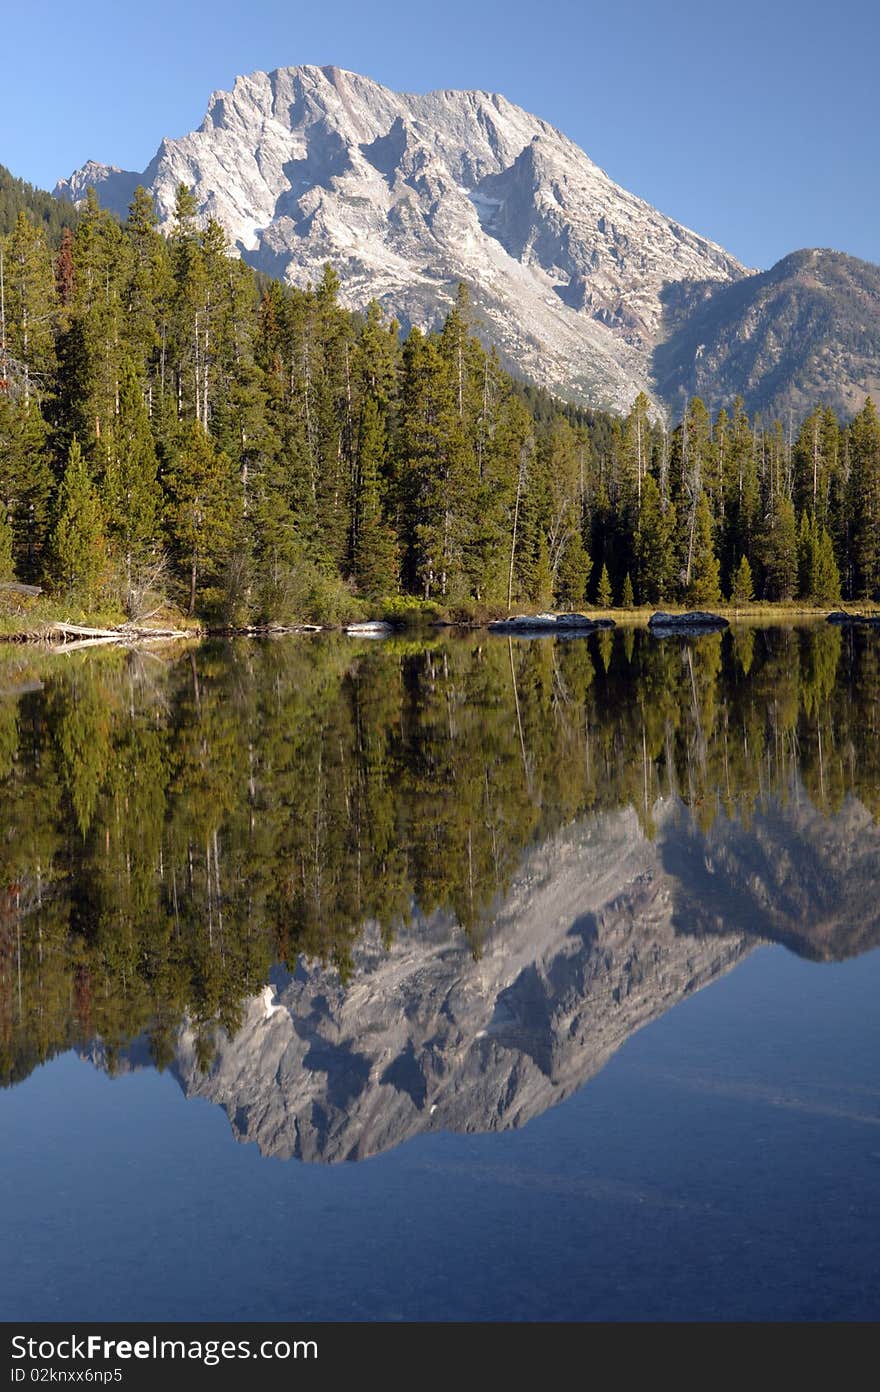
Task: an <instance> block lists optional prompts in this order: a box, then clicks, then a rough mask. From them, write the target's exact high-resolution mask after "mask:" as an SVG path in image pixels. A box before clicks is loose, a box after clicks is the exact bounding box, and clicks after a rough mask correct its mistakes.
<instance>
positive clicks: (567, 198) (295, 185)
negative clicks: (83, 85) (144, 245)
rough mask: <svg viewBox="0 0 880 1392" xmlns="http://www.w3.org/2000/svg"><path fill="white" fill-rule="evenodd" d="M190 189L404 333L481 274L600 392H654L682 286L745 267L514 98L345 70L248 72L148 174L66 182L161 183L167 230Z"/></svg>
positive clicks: (490, 334)
mask: <svg viewBox="0 0 880 1392" xmlns="http://www.w3.org/2000/svg"><path fill="white" fill-rule="evenodd" d="M181 182H182V183H184V184H186V185H188V186H190V187H191V188H192V189H193V190H194V192H195V197H196V200H197V203H198V206H199V210H200V213H201V215H202V216H203V218H207V217H215V218H217V219H218V220H219V221H220V222H221V223H222V224H223V226H224V227H225V228H226V230H227V233H228V235H229V237H230V240H231V242H232V243H233V245H234V246H235V248H236V249H237V250H238V252H239V253H240V254H241V255H242V256H243V257H245V258H246V259H247V260H248V261H249V262H250V263H251V264H252V265H254V266H256V267H258V268H260V269H262V270H264V271H266V272H268V273H270V274H272V275H276V276H279V277H282V278H284V279H285V280H287V281H289V282H291V283H293V284H298V285H305V284H307V283H309V282H314V281H315V280H317V279H318V278H319V276H320V274H321V270H322V267H323V265H324V263H325V262H327V261H330V262H332V264H333V265H334V267H335V268H336V270H337V271H338V273H339V275H340V276H341V279H342V286H343V294H344V299H345V301H346V302H347V303H348V304H349V305H350V306H351V307H352V308H363V307H364V306H365V305H366V304H367V303H368V302H369V301H370V300H371V299H373V298H375V299H377V300H379V302H380V303H381V304H382V305H383V306H384V307H385V309H386V311H387V313H388V314H389V315H391V316H394V317H396V318H397V319H399V320H400V321H401V323H402V324H403V325H404V326H407V325H409V324H418V325H420V326H423V327H425V326H431V325H432V324H433V323H434V322H435V321H436V320H437V319H438V317H439V316H441V315H442V314H443V313H444V312H445V311H446V309H447V308H448V307H449V305H450V303H451V301H452V298H453V296H454V293H455V288H456V285H457V282H458V281H459V280H465V281H466V282H468V283H469V285H470V286H471V289H472V295H473V299H474V302H475V307H476V310H477V313H478V316H479V318H480V319H481V320H482V321H483V324H484V330H485V336H486V337H487V338H489V339H491V340H492V341H493V342H495V343H496V344H497V345H498V348H499V351H500V352H501V354H502V355H503V357H504V359H505V361H506V363H507V364H508V365H510V366H513V367H515V368H516V369H517V370H518V371H520V372H521V373H524V374H525V375H527V376H529V377H532V378H533V379H534V380H536V381H539V382H540V383H542V384H543V385H546V386H550V387H554V388H556V389H557V390H558V391H561V392H563V393H564V394H565V395H567V396H570V397H574V398H579V399H581V400H584V401H587V402H589V403H590V404H592V405H606V406H609V407H614V408H618V409H628V408H629V406H630V405H631V403H632V400H633V397H634V396H635V394H636V392H637V391H638V390H640V389H644V390H646V391H648V392H649V394H650V393H652V391H653V388H652V383H651V380H650V371H651V352H652V350H653V348H654V346H655V343H656V341H657V336H658V332H659V328H660V320H661V314H662V310H663V305H662V303H661V296H662V295H663V294H664V293H666V292H667V291H668V287H669V286H670V285H674V284H677V283H679V282H682V281H688V282H690V281H697V282H707V281H711V282H719V283H721V284H728V283H730V282H733V281H737V280H739V279H740V277H741V276H743V274H744V273H745V272H744V268H743V267H742V266H741V265H740V264H739V262H738V261H736V259H735V258H734V257H732V256H730V255H729V254H728V253H727V252H725V251H724V250H723V249H722V248H721V247H720V246H717V245H716V244H715V243H714V242H711V241H709V240H708V239H707V238H705V237H701V236H698V235H697V234H696V233H694V232H691V231H689V230H688V229H687V228H685V227H682V226H681V225H680V224H679V223H677V222H675V221H674V220H673V219H672V218H669V217H666V216H665V215H664V214H662V213H660V212H658V211H657V210H656V209H655V208H652V207H651V206H650V205H649V204H647V203H645V202H643V200H642V199H640V198H636V197H635V196H634V195H633V194H631V193H627V192H626V190H624V189H622V188H620V187H619V186H618V185H617V184H615V183H614V182H613V181H612V180H611V179H610V178H609V177H608V175H607V174H605V173H604V172H603V171H602V170H601V169H599V168H598V167H597V166H596V165H595V164H594V163H593V162H592V160H590V159H589V158H588V157H587V155H586V154H584V152H583V151H582V150H581V149H580V148H579V147H578V146H577V145H575V144H574V143H573V142H572V141H571V140H568V139H567V138H566V137H565V136H564V135H562V134H561V133H560V132H559V131H557V130H555V129H554V128H553V127H552V126H549V125H548V124H547V123H546V122H545V121H542V120H540V119H539V118H538V117H536V116H532V115H530V114H529V113H528V112H526V111H523V110H522V109H521V108H519V107H517V106H514V105H513V104H512V103H511V102H509V101H507V100H506V99H505V98H504V97H502V96H498V95H495V94H492V93H488V92H452V91H441V92H431V93H428V94H427V95H424V96H417V95H412V94H407V93H397V92H392V91H390V90H389V89H388V88H386V87H383V86H381V85H380V84H379V83H377V82H373V81H371V80H370V79H369V78H366V77H359V76H358V75H357V74H355V73H351V72H346V71H343V70H342V69H340V68H335V67H324V68H318V67H294V68H281V69H278V70H277V71H275V72H271V73H263V72H256V73H252V74H251V75H250V76H248V77H239V78H238V79H236V82H235V85H234V87H233V89H232V91H231V92H215V93H214V95H213V96H212V97H211V100H210V103H209V106H208V112H207V115H206V116H205V119H204V121H203V122H202V125H201V126H200V127H199V129H198V130H197V131H193V132H192V133H191V134H189V135H185V136H183V137H182V138H181V139H178V140H163V141H162V143H161V145H160V146H159V149H158V151H157V152H156V155H155V157H154V158H153V160H152V161H151V163H150V164H149V166H148V167H147V169H146V170H144V171H143V172H142V173H134V172H130V171H126V170H120V169H117V168H115V167H113V166H110V165H99V164H95V163H94V162H90V163H88V164H87V165H85V166H84V167H83V168H82V169H80V170H78V171H77V172H76V173H75V174H73V175H72V176H71V178H70V179H66V180H63V181H61V182H60V183H59V184H58V186H57V188H56V193H58V194H59V195H61V196H66V197H69V198H73V199H75V200H79V199H81V198H83V197H84V195H85V193H86V190H87V189H88V188H89V187H90V186H93V187H94V188H95V189H96V190H97V193H98V195H99V198H100V199H101V202H102V203H103V204H104V205H105V206H107V207H110V208H111V209H113V210H114V211H116V212H118V213H121V214H123V215H124V213H125V211H126V209H127V206H128V203H129V202H130V200H131V197H132V194H133V192H134V189H135V187H136V186H137V185H138V184H140V183H142V184H144V185H145V186H146V187H148V188H149V189H151V190H152V192H153V194H154V197H155V200H156V205H157V208H158V212H159V217H160V221H161V224H162V225H163V226H164V227H166V228H167V227H168V226H169V224H170V220H171V217H172V212H173V207H174V199H175V193H176V189H177V186H178V184H179V183H181Z"/></svg>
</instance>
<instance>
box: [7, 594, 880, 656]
mask: <svg viewBox="0 0 880 1392" xmlns="http://www.w3.org/2000/svg"><path fill="white" fill-rule="evenodd" d="M574 612H583V614H584V618H585V619H587V620H589V621H590V624H594V625H596V627H593V628H591V627H590V626H589V624H585V626H584V628H583V630H580V631H579V630H578V628H577V626H576V625H571V624H561V625H560V628H559V633H561V634H565V635H566V636H569V637H570V636H573V635H574V634H578V635H579V636H584V637H586V636H589V634H590V633H591V632H597V631H601V630H602V629H603V628H604V629H606V630H607V629H608V627H609V626H610V625H609V622H608V621H609V620H610V621H611V624H613V625H614V626H615V627H617V628H636V629H649V628H650V623H649V621H650V619H651V616H652V615H653V614H655V613H656V612H657V611H656V609H654V608H648V607H641V608H635V609H590V610H584V611H574ZM664 612H665V613H668V614H670V615H672V616H675V617H676V618H679V617H684V616H685V615H687V614H688V613H691V612H693V611H691V610H688V609H686V608H685V607H684V606H670V607H669V608H668V609H666V610H665V611H664ZM712 613H713V614H715V615H717V616H718V618H719V619H722V620H726V621H727V622H728V623H729V624H731V625H742V624H746V625H748V626H749V627H767V626H770V627H774V626H778V625H779V624H780V623H782V624H789V623H791V624H802V623H810V622H815V623H819V622H828V621H829V619H830V617H831V615H832V614H835V613H846V614H847V615H848V616H849V618H850V619H851V621H852V622H854V623H858V622H859V621H860V620H862V619H867V620H869V621H870V620H872V619H873V620H877V619H878V618H880V605H878V604H874V603H862V604H860V605H859V608H858V610H849V609H841V608H840V607H838V608H837V609H831V608H829V607H827V606H823V607H822V608H816V607H813V606H809V605H796V604H770V603H767V604H753V605H740V606H734V605H729V604H721V605H718V606H717V607H715V608H713V610H712ZM516 617H521V618H522V619H523V620H527V619H528V618H531V617H535V616H534V615H531V614H528V613H527V612H526V611H518V613H517V615H513V614H511V615H509V616H508V615H507V614H504V613H501V612H499V613H497V614H495V613H492V615H491V616H482V615H481V616H480V618H478V619H477V618H471V619H468V618H464V617H461V618H459V617H455V618H452V617H430V618H429V617H428V616H427V615H425V616H421V615H417V614H416V615H413V617H409V616H407V618H406V619H401V618H400V617H397V616H395V617H391V618H387V619H386V618H384V617H382V616H378V617H376V618H374V619H370V620H366V621H364V620H361V619H351V620H349V621H346V622H341V623H330V624H317V623H308V622H302V623H290V624H210V623H200V624H198V625H197V626H196V625H192V626H191V625H190V624H189V623H187V624H186V626H185V627H178V626H176V625H175V626H174V627H171V626H167V625H166V626H162V627H155V628H154V627H151V626H150V625H149V624H136V623H131V622H126V623H121V624H118V625H112V624H109V625H107V624H105V625H102V624H101V623H100V616H96V617H95V619H94V620H92V621H90V619H89V616H88V615H86V616H84V618H83V621H82V622H80V623H76V624H74V623H70V622H67V621H66V620H61V619H58V620H41V621H39V623H38V624H37V625H35V626H29V627H27V628H25V627H22V628H20V629H11V630H9V631H7V632H2V631H0V644H10V645H19V646H39V647H43V648H49V649H53V648H57V649H58V650H64V651H72V650H74V649H81V648H84V647H98V646H106V645H119V646H123V647H136V646H141V645H143V644H151V643H163V644H164V643H182V642H195V643H201V642H205V641H206V640H208V639H211V638H230V639H231V638H281V637H298V636H301V637H306V636H312V635H316V634H327V633H336V634H341V635H344V636H348V637H352V638H357V637H368V638H370V639H371V640H373V639H375V638H382V637H390V636H392V635H399V634H404V633H418V632H425V631H428V630H438V629H439V630H443V631H450V630H451V631H458V632H481V631H484V632H487V633H488V632H490V631H491V630H492V628H493V625H496V624H506V623H507V622H508V621H509V620H512V619H514V618H516ZM844 626H847V625H846V624H844ZM868 626H871V624H870V622H869V624H868ZM681 631H682V633H685V632H687V631H688V630H687V629H686V627H685V626H684V625H683V626H682V629H681ZM704 631H707V630H698V629H694V630H693V632H694V633H698V632H704ZM539 632H540V629H539V628H537V627H536V628H535V629H530V628H529V626H528V624H527V623H526V622H523V624H522V629H521V632H520V633H516V632H515V631H514V630H513V629H511V630H509V631H508V632H506V633H503V632H502V633H499V632H498V631H497V630H496V633H495V634H494V635H493V636H514V637H516V636H520V637H525V636H535V635H537V634H538V633H539ZM546 636H552V629H548V630H547V631H546Z"/></svg>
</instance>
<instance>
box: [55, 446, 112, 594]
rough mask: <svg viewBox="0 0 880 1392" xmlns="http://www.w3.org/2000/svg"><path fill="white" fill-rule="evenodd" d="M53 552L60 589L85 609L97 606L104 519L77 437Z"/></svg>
mask: <svg viewBox="0 0 880 1392" xmlns="http://www.w3.org/2000/svg"><path fill="white" fill-rule="evenodd" d="M50 551H51V557H52V571H53V576H54V579H55V584H56V586H57V588H58V589H59V590H60V591H61V592H62V593H63V594H65V595H70V596H74V597H77V598H81V599H82V600H83V602H84V603H85V605H86V606H89V605H92V604H94V603H95V602H96V600H97V599H98V596H99V591H100V589H101V585H102V582H103V581H104V579H105V572H106V548H105V541H104V518H103V515H102V512H101V504H100V500H99V498H98V493H97V489H96V488H95V486H94V484H93V482H92V480H91V477H90V475H89V470H88V466H87V464H86V461H85V458H84V456H83V453H82V450H81V449H80V447H79V441H78V440H77V439H76V437H74V439H73V440H72V442H71V445H70V450H69V453H68V457H67V468H66V469H65V471H64V477H63V479H62V481H61V488H60V490H59V494H58V506H57V515H56V518H55V525H54V527H53V529H52V536H51V543H50Z"/></svg>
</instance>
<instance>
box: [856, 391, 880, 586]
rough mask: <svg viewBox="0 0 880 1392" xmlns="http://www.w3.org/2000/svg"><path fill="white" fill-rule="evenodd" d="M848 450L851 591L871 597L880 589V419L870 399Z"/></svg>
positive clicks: (860, 413) (859, 417)
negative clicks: (851, 555)
mask: <svg viewBox="0 0 880 1392" xmlns="http://www.w3.org/2000/svg"><path fill="white" fill-rule="evenodd" d="M849 447H850V457H851V476H850V499H849V512H850V516H851V518H852V550H853V559H854V561H855V575H854V591H855V593H856V594H859V595H864V596H865V597H867V598H870V597H872V596H873V595H875V594H876V593H877V591H878V588H880V419H878V416H877V410H876V407H875V406H874V403H873V401H872V400H871V398H870V397H868V399H867V401H866V402H865V404H864V406H863V407H862V409H861V411H859V413H858V415H857V416H856V417H855V419H854V420H853V422H852V425H851V426H850V428H849Z"/></svg>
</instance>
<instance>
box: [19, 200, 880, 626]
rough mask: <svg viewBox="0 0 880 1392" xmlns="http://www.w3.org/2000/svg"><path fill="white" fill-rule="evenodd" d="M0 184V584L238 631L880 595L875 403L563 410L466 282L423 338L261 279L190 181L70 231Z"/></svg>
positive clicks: (94, 209) (334, 300)
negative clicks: (493, 347) (849, 411)
mask: <svg viewBox="0 0 880 1392" xmlns="http://www.w3.org/2000/svg"><path fill="white" fill-rule="evenodd" d="M22 190H24V192H22ZM31 192H32V191H31ZM0 193H3V196H4V199H5V203H4V216H5V215H6V212H11V211H14V210H15V209H16V208H17V212H16V215H15V220H14V223H12V217H11V216H8V217H6V223H7V225H8V224H12V225H11V230H9V232H8V234H7V235H5V236H4V237H2V239H0V579H10V578H14V579H17V580H19V581H23V582H26V583H35V584H39V585H42V586H43V587H44V588H46V589H47V590H49V591H50V592H52V593H53V594H54V595H56V596H58V597H60V598H63V599H65V600H69V601H70V602H71V603H76V604H77V605H79V606H80V607H81V608H82V609H83V610H85V611H99V610H105V611H115V612H120V611H122V612H125V613H126V614H128V615H131V616H140V615H144V614H147V613H150V612H155V611H156V610H157V608H158V607H160V606H161V605H162V604H163V603H165V602H172V603H174V604H176V605H177V606H179V607H180V608H181V609H182V610H184V611H186V612H187V613H189V614H192V615H198V616H200V617H203V618H207V619H209V620H211V621H213V622H219V623H224V624H230V625H238V624H249V623H266V622H276V621H277V622H294V621H299V620H312V621H318V622H333V621H335V620H339V619H343V618H346V617H350V616H355V615H357V614H358V613H361V612H366V611H367V610H369V611H372V610H374V609H375V608H376V607H377V606H383V607H384V609H385V611H387V612H394V610H395V606H396V607H397V609H398V610H400V609H402V608H404V607H406V605H407V604H408V603H409V602H410V600H409V598H408V597H412V600H413V601H415V600H426V601H432V602H433V603H434V604H436V605H437V606H439V607H441V608H443V609H444V610H445V611H446V612H448V613H450V614H452V615H453V616H454V615H455V614H456V613H461V614H467V613H470V614H474V613H479V612H481V611H485V612H488V611H491V610H493V609H494V610H496V611H503V610H504V609H507V608H510V607H511V606H522V607H533V606H541V607H545V606H548V605H553V606H555V607H559V608H576V607H580V606H582V605H583V604H586V603H597V604H600V605H602V606H607V605H611V604H615V605H624V606H629V605H633V604H648V605H652V606H653V605H658V604H660V603H664V602H665V603H676V602H678V603H687V604H692V605H705V604H712V603H717V602H719V601H720V600H721V599H722V598H731V599H733V600H734V601H736V602H741V603H747V602H749V601H751V600H752V599H755V600H769V601H790V600H799V601H804V602H808V603H815V604H830V603H833V602H835V601H838V600H839V599H840V598H841V597H843V598H847V599H850V598H861V597H873V596H874V595H875V594H876V592H877V590H878V587H880V420H878V416H877V412H876V409H875V407H874V405H873V404H872V402H871V401H870V400H869V401H868V402H867V403H866V404H865V405H864V407H863V408H862V409H861V410H860V411H859V412H858V414H857V415H856V416H855V417H854V419H852V420H851V421H848V422H842V421H840V420H838V419H837V418H836V416H835V415H834V413H833V412H831V411H830V410H828V409H823V408H822V407H817V408H816V409H815V410H814V411H813V413H812V414H811V415H810V416H809V417H808V418H807V419H806V420H804V421H802V422H785V423H782V422H779V421H762V420H760V419H750V418H749V417H748V415H747V414H746V412H745V410H744V408H743V404H742V402H741V401H735V402H732V403H731V406H730V410H729V411H726V410H722V411H720V412H719V413H718V415H717V417H716V418H715V419H714V420H712V419H711V418H710V416H709V414H708V412H707V410H706V408H705V406H704V404H703V403H702V401H700V400H699V399H694V400H692V401H691V402H690V404H689V406H688V408H687V411H686V413H685V416H684V419H683V420H682V421H681V422H680V423H678V424H677V425H676V427H675V428H674V429H668V428H666V427H665V426H664V425H662V424H661V423H659V422H658V421H657V420H655V419H652V416H651V408H650V403H649V401H648V399H647V397H646V396H644V395H640V396H639V397H638V398H637V399H636V401H635V403H634V405H633V407H632V409H631V411H630V413H629V415H628V416H627V417H626V418H625V419H621V418H618V417H614V416H611V415H609V414H606V413H603V412H600V411H588V410H583V409H579V408H575V407H571V406H565V405H563V404H560V403H558V402H556V401H554V400H553V399H552V398H551V397H550V396H549V395H548V394H547V393H545V392H543V391H541V390H540V389H538V388H533V387H526V386H524V385H522V384H521V383H518V382H516V381H515V380H514V379H513V378H511V377H510V376H509V375H508V374H507V373H506V372H505V371H503V370H502V368H501V366H500V363H499V361H498V358H497V356H496V354H495V353H494V352H492V351H487V350H486V348H484V347H483V346H482V345H481V343H480V342H479V339H478V337H477V335H476V332H475V327H476V322H475V319H474V317H473V315H472V312H471V309H470V307H469V303H468V296H467V292H466V290H465V289H464V287H462V289H461V290H460V292H459V296H458V300H457V303H456V305H455V307H454V308H453V309H452V310H451V312H450V313H449V314H448V316H447V317H446V320H445V322H444V323H443V325H442V327H439V328H437V329H436V330H434V331H432V332H429V333H424V332H421V331H420V330H418V329H416V328H414V329H412V330H411V331H410V332H409V333H408V334H407V335H406V336H405V337H404V336H403V335H402V334H401V332H400V330H399V326H398V325H397V324H396V323H388V322H385V321H384V320H383V317H382V313H381V311H380V309H379V308H378V306H376V305H375V304H374V305H372V306H371V307H370V308H369V309H368V310H367V312H366V313H365V314H364V315H354V314H351V313H349V312H348V311H346V310H345V309H343V308H342V307H341V306H340V304H339V284H338V280H337V277H336V276H335V274H334V272H333V270H332V268H330V267H329V266H328V267H327V268H326V269H325V272H324V276H323V279H322V280H321V282H320V284H318V285H315V286H313V287H311V288H310V289H308V290H301V289H296V288H291V287H288V286H284V285H281V284H280V283H278V282H274V281H270V280H268V279H266V278H265V277H259V276H257V275H256V274H255V273H254V272H253V271H252V270H251V269H249V268H248V267H247V266H246V265H245V264H244V263H243V262H242V261H240V260H239V259H237V258H236V257H234V256H230V255H229V254H228V251H229V248H228V247H227V242H226V236H225V234H224V231H223V229H222V228H221V227H220V226H219V224H218V223H216V222H209V223H208V224H207V226H206V227H204V228H203V229H200V228H199V226H198V224H197V220H196V207H195V203H194V200H193V198H192V195H191V194H190V192H189V190H188V189H187V188H186V187H184V186H182V185H181V187H180V189H179V190H178V198H177V207H176V213H175V219H174V225H173V229H172V232H171V235H170V236H169V237H168V238H165V237H164V236H162V235H161V234H160V233H159V232H158V230H157V227H156V219H155V214H154V210H153V205H152V201H151V199H150V197H149V195H148V194H147V193H146V192H144V191H143V190H138V192H137V193H136V195H135V198H134V201H133V203H132V205H131V209H130V212H129V216H128V219H127V221H126V222H125V224H120V223H119V222H118V221H117V220H116V219H115V218H114V217H112V216H111V215H110V214H109V213H107V212H106V211H103V210H101V208H100V207H99V205H98V203H97V200H96V199H95V197H94V195H90V197H89V200H88V202H87V205H86V206H85V208H84V209H83V210H81V211H80V212H79V213H78V214H77V215H76V217H75V218H70V219H69V221H71V222H73V223H75V226H73V227H70V226H65V227H64V228H63V229H61V228H60V226H59V223H58V221H57V220H54V221H53V220H52V218H51V217H50V212H51V210H49V213H47V212H46V210H45V209H42V208H41V207H40V208H36V205H35V204H33V202H32V200H29V198H28V196H26V195H27V189H26V186H21V188H18V189H16V187H14V186H13V185H10V186H9V187H7V186H6V185H5V184H4V185H3V188H2V189H0ZM6 204H9V208H8V209H6Z"/></svg>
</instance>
